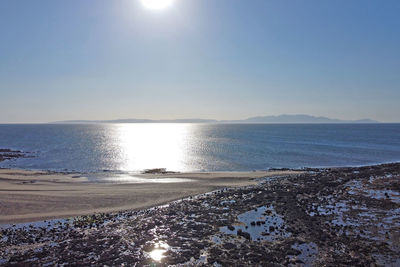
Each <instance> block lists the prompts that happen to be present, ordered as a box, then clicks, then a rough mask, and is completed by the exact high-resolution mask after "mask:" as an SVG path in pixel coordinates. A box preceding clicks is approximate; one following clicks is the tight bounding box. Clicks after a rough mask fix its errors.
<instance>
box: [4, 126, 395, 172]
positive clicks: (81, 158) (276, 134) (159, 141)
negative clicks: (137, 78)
mask: <svg viewBox="0 0 400 267" xmlns="http://www.w3.org/2000/svg"><path fill="white" fill-rule="evenodd" d="M0 148H10V149H14V150H21V151H24V152H26V153H27V154H26V155H27V157H25V158H19V159H15V160H7V161H3V162H0V167H2V168H20V169H29V170H51V171H61V172H82V173H97V172H111V173H112V172H115V173H124V172H130V173H139V172H142V171H143V170H146V169H153V168H165V169H166V170H168V171H180V172H192V171H200V172H203V171H253V170H267V169H271V168H305V167H341V166H362V165H371V164H379V163H388V162H398V161H400V124H184V123H179V124H174V123H144V124H140V123H133V124H128V123H125V124H3V125H0Z"/></svg>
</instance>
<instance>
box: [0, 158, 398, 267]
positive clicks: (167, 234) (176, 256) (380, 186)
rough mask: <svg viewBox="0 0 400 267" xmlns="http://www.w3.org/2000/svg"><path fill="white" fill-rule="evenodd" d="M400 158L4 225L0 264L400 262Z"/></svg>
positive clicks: (1, 237) (203, 264) (309, 263)
mask: <svg viewBox="0 0 400 267" xmlns="http://www.w3.org/2000/svg"><path fill="white" fill-rule="evenodd" d="M399 255H400V164H398V163H396V164H383V165H378V166H367V167H359V168H335V169H334V168H332V169H308V170H307V172H305V173H303V174H299V175H297V176H286V177H275V178H266V179H260V183H259V184H258V185H255V186H248V187H242V188H226V189H223V190H218V191H214V192H211V193H207V194H202V195H198V196H195V197H189V198H185V199H182V200H179V201H175V202H172V203H170V204H168V205H165V206H160V207H155V208H151V209H147V210H142V211H127V212H122V213H114V214H96V215H92V216H84V217H76V218H72V219H65V220H52V221H46V222H40V223H35V224H31V225H29V224H25V225H16V226H13V227H8V228H4V229H2V230H1V233H0V265H4V266H13V265H40V266H42V265H93V266H104V265H111V266H114V265H124V266H145V265H148V266H210V265H214V266H238V265H239V266H288V265H289V266H290V265H292V266H296V265H300V266H302V265H305V266H311V265H314V264H315V265H318V266H320V265H325V266H349V265H351V266H379V265H381V266H390V265H393V266H396V265H397V266H398V265H399V264H400V256H399Z"/></svg>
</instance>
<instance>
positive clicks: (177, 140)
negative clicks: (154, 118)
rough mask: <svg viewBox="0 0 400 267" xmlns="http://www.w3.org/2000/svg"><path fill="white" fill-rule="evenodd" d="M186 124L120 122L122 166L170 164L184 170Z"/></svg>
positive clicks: (148, 167)
mask: <svg viewBox="0 0 400 267" xmlns="http://www.w3.org/2000/svg"><path fill="white" fill-rule="evenodd" d="M189 127H190V125H186V124H121V125H118V130H117V135H118V139H119V144H120V147H121V156H122V166H120V168H119V169H120V170H124V171H129V170H134V169H141V170H143V169H151V168H158V167H164V166H168V169H169V170H181V171H182V170H183V171H184V170H185V166H184V159H185V158H186V155H187V144H186V142H187V133H188V130H189V129H188V128H189Z"/></svg>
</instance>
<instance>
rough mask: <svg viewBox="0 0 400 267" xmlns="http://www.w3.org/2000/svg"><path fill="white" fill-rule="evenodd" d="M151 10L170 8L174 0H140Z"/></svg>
mask: <svg viewBox="0 0 400 267" xmlns="http://www.w3.org/2000/svg"><path fill="white" fill-rule="evenodd" d="M140 1H141V2H142V4H143V6H144V7H146V8H149V9H163V8H166V7H168V6H170V5H171V4H172V3H173V2H174V0H140Z"/></svg>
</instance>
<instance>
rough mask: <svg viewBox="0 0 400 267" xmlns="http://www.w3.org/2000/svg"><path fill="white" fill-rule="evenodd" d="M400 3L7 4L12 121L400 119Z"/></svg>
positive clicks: (0, 46)
mask: <svg viewBox="0 0 400 267" xmlns="http://www.w3.org/2000/svg"><path fill="white" fill-rule="evenodd" d="M399 14H400V1H399V0H393V1H391V0H385V1H380V0H374V1H369V0H359V1H357V0H352V1H349V0H335V1H322V0H304V1H293V0H291V1H286V0H275V1H272V0H251V1H248V0H176V1H175V3H174V4H173V5H172V6H170V7H168V8H167V9H163V10H157V11H155V10H149V9H145V8H144V7H143V5H142V4H141V2H140V1H139V0H115V1H110V0H59V1H55V0H34V1H33V0H2V1H0V122H2V123H5V122H47V121H54V120H67V119H117V118H153V119H171V118H194V117H197V118H215V119H241V118H246V117H250V116H257V115H277V114H282V113H286V114H311V115H321V116H328V117H334V118H341V119H359V118H371V119H377V120H381V121H389V122H390V121H399V118H400V15H399Z"/></svg>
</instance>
